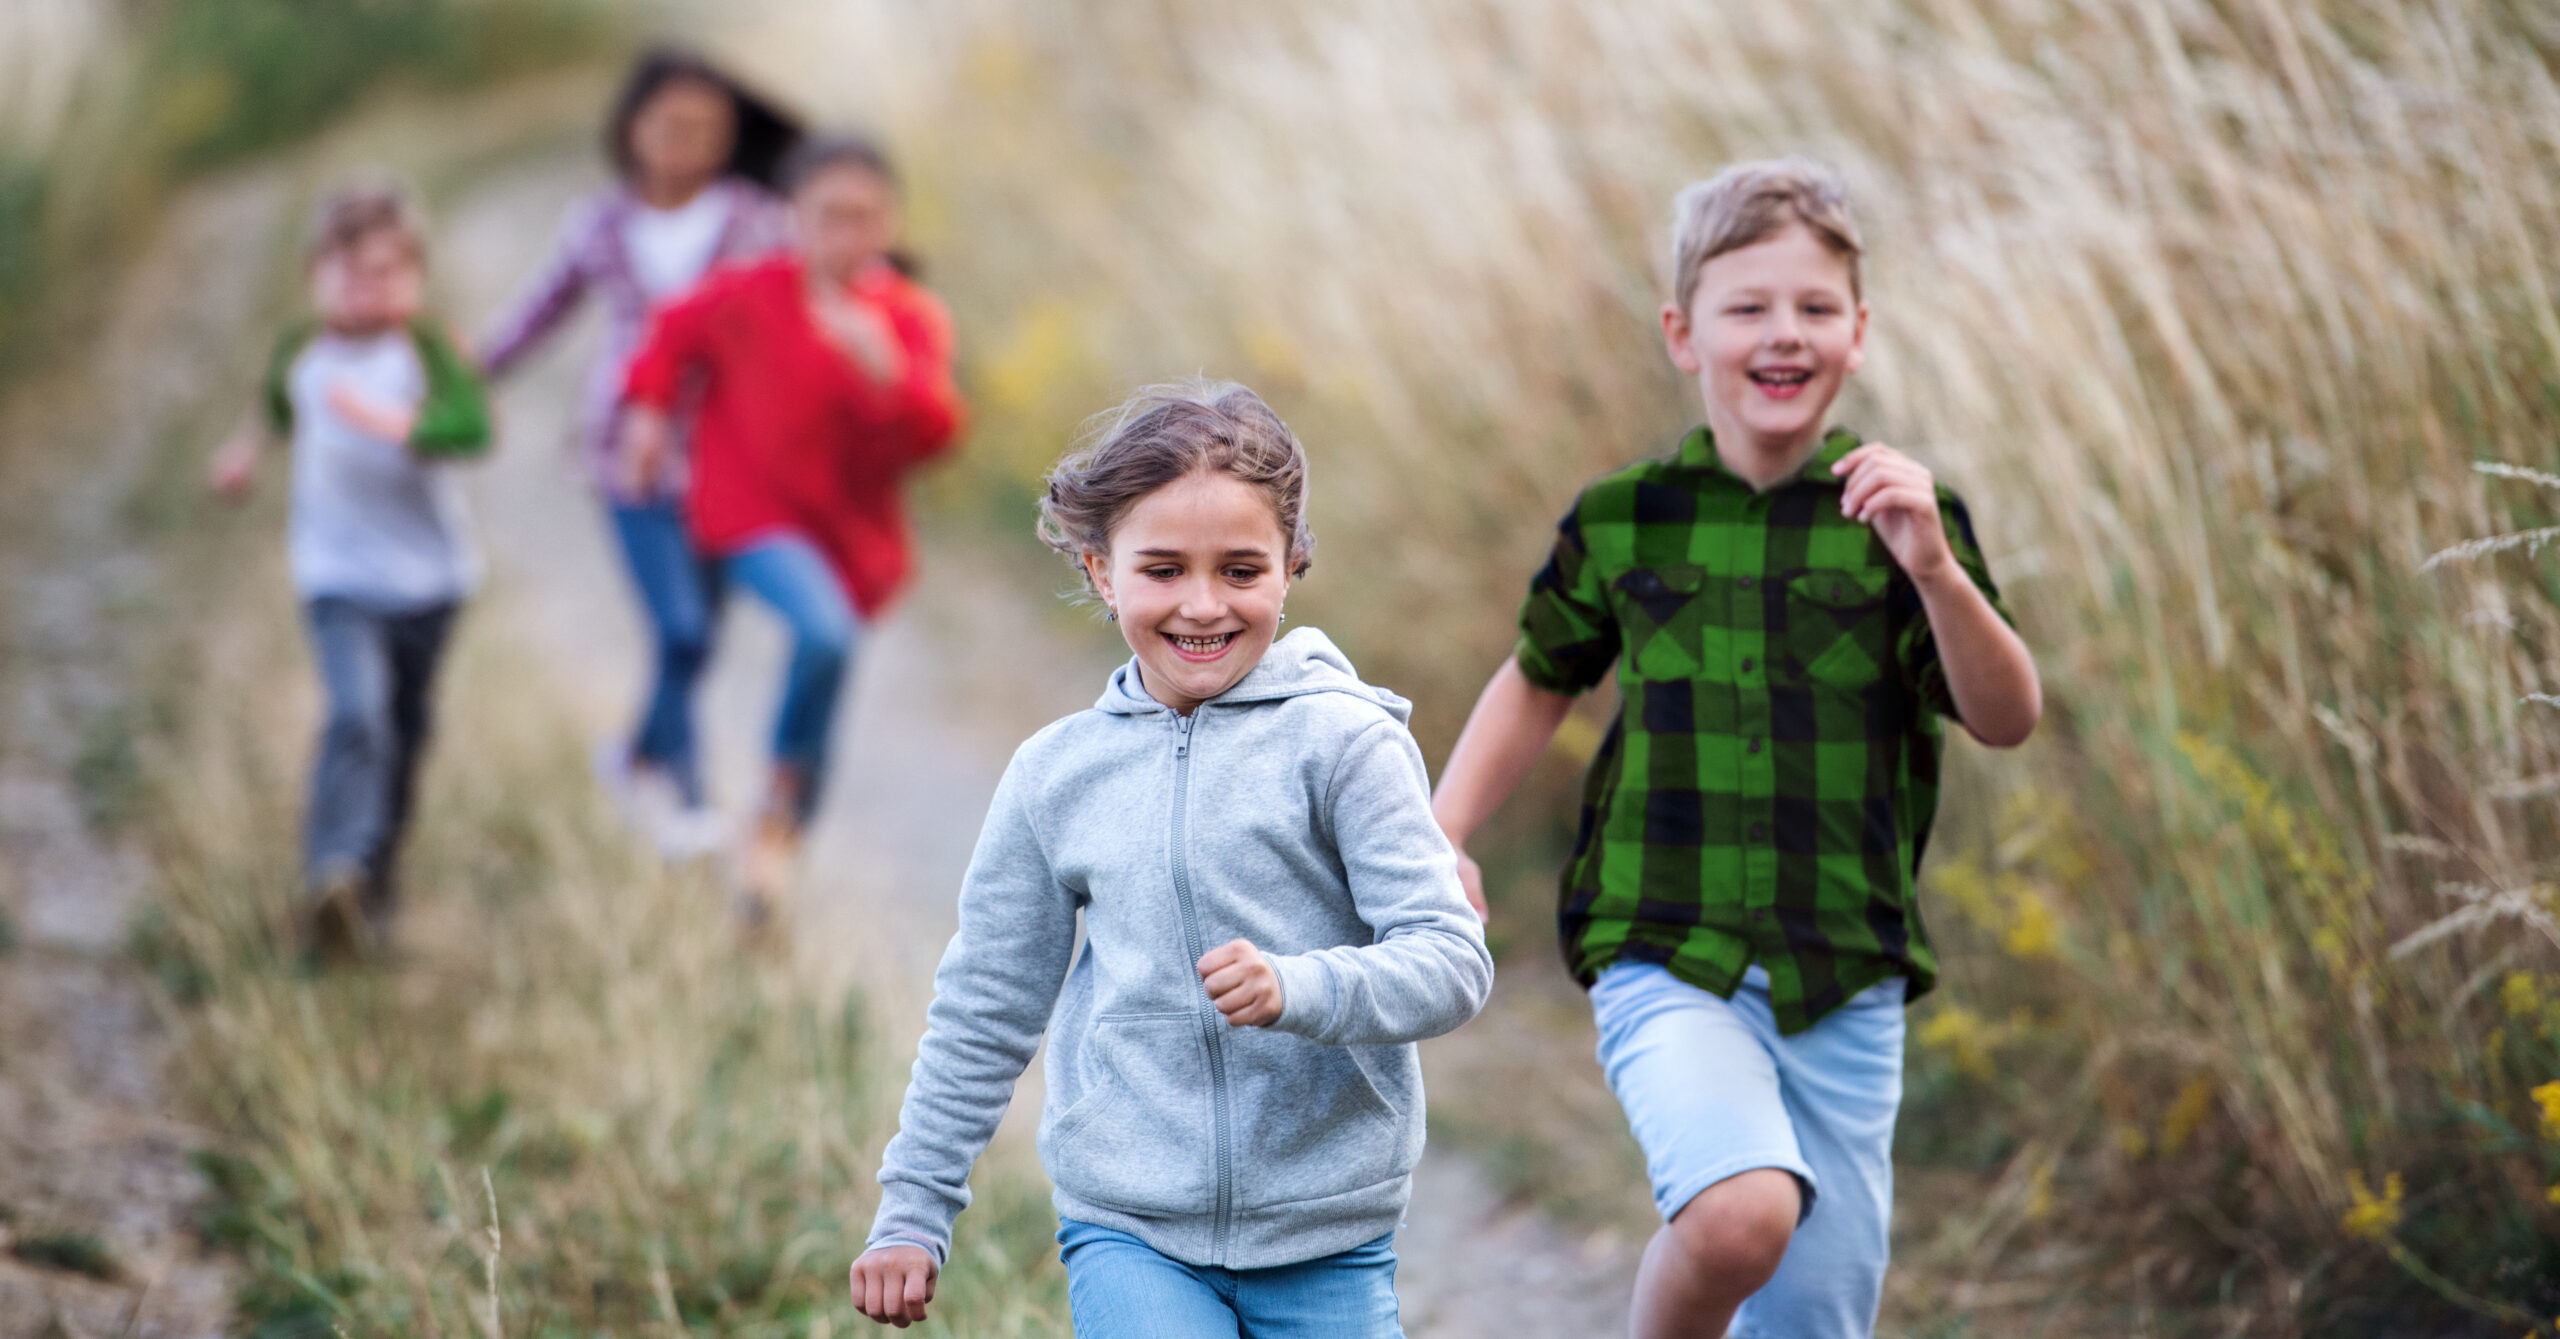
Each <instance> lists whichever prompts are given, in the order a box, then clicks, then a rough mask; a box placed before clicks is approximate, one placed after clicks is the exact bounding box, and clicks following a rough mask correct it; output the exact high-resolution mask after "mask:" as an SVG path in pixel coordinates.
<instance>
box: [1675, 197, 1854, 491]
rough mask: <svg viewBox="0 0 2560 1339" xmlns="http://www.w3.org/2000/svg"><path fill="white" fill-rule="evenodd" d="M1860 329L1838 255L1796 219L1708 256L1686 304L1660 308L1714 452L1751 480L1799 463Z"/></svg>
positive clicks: (1772, 478)
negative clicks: (1699, 400) (1701, 407)
mask: <svg viewBox="0 0 2560 1339" xmlns="http://www.w3.org/2000/svg"><path fill="white" fill-rule="evenodd" d="M1866 331H1867V309H1866V305H1865V304H1864V303H1862V302H1860V301H1859V300H1858V298H1857V294H1856V291H1855V289H1854V288H1853V287H1852V285H1851V282H1850V269H1849V262H1848V260H1847V258H1845V257H1844V256H1842V255H1841V254H1840V253H1839V252H1837V251H1834V250H1832V249H1831V248H1830V247H1829V246H1828V245H1826V244H1825V243H1824V242H1823V240H1822V239H1821V237H1820V236H1818V235H1817V234H1816V233H1815V232H1814V231H1813V230H1812V229H1811V228H1809V227H1806V226H1805V225H1804V224H1802V223H1794V224H1790V225H1788V226H1787V227H1786V228H1784V229H1781V230H1780V231H1778V232H1776V233H1774V234H1772V235H1770V236H1768V237H1766V238H1763V239H1762V240H1760V241H1758V242H1754V243H1752V244H1751V245H1749V246H1746V247H1741V248H1738V249H1736V250H1732V251H1728V252H1725V253H1724V254H1723V255H1720V256H1716V257H1714V258H1713V259H1710V260H1709V261H1707V263H1706V264H1704V265H1702V266H1700V267H1699V269H1698V280H1697V284H1696V286H1695V287H1694V288H1693V289H1692V290H1691V292H1690V294H1689V304H1688V307H1687V309H1686V310H1683V309H1682V308H1681V307H1679V306H1678V305H1676V304H1670V303H1666V304H1664V306H1663V309H1662V335H1663V342H1664V344H1665V345H1666V346H1667V347H1668V349H1669V351H1670V354H1671V361H1672V362H1673V363H1674V364H1676V365H1678V367H1679V368H1680V370H1681V371H1683V372H1686V373H1688V374H1689V375H1691V376H1693V377H1696V378H1697V379H1698V390H1699V393H1700V394H1701V395H1703V396H1704V397H1705V399H1706V403H1707V426H1708V427H1709V428H1710V429H1712V430H1713V431H1714V433H1715V439H1716V454H1717V456H1718V457H1719V458H1721V459H1722V460H1723V461H1724V463H1725V467H1726V468H1728V469H1730V470H1732V471H1733V472H1734V473H1735V474H1737V475H1740V476H1741V477H1742V478H1743V479H1744V480H1745V481H1746V482H1748V483H1750V484H1751V486H1752V487H1754V488H1766V487H1768V486H1769V485H1770V484H1773V483H1775V482H1777V481H1778V480H1780V479H1784V478H1786V477H1787V476H1789V475H1791V474H1794V473H1795V472H1796V471H1797V470H1798V469H1800V468H1802V467H1803V465H1804V462H1805V459H1806V457H1808V456H1809V455H1811V454H1812V452H1813V448H1814V446H1815V444H1816V443H1818V442H1819V441H1820V440H1821V438H1822V424H1823V420H1824V418H1825V417H1826V416H1827V415H1828V414H1829V413H1830V412H1831V402H1832V401H1833V400H1834V399H1837V398H1838V397H1839V394H1840V388H1841V386H1842V385H1843V384H1844V383H1845V382H1846V381H1847V380H1848V376H1849V374H1850V373H1852V372H1855V371H1857V370H1858V366H1859V364H1861V363H1862V362H1864V361H1865V360H1866Z"/></svg>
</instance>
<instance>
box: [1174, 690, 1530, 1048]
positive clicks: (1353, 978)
mask: <svg viewBox="0 0 2560 1339" xmlns="http://www.w3.org/2000/svg"><path fill="white" fill-rule="evenodd" d="M1326 813H1327V820H1326V826H1327V827H1329V828H1331V829H1332V832H1333V842H1334V849H1335V850H1336V851H1337V852H1338V853H1339V854H1340V856H1341V858H1342V868H1343V873H1344V874H1345V875H1346V876H1347V878H1348V880H1349V882H1350V885H1351V900H1352V905H1353V907H1354V909H1355V910H1357V911H1358V912H1359V915H1360V919H1361V920H1362V921H1363V922H1366V923H1367V925H1368V926H1369V928H1370V930H1371V931H1372V932H1373V935H1374V939H1373V940H1372V942H1370V943H1367V944H1362V945H1343V946H1340V947H1336V948H1325V949H1317V950H1315V951H1314V952H1311V953H1290V954H1280V955H1274V956H1272V957H1270V958H1269V959H1268V961H1269V963H1270V965H1271V969H1272V971H1273V973H1274V975H1275V978H1276V980H1275V982H1274V984H1275V986H1276V991H1275V993H1276V994H1277V996H1278V999H1277V1000H1276V1001H1275V1002H1276V1003H1277V1005H1278V1007H1279V1012H1278V1017H1276V1018H1271V1019H1269V1020H1268V1021H1267V1023H1266V1024H1265V1025H1267V1026H1269V1027H1271V1028H1272V1029H1273V1030H1275V1031H1279V1032H1289V1033H1295V1034H1297V1035H1298V1036H1301V1037H1305V1038H1306V1039H1308V1040H1309V1041H1316V1042H1323V1043H1325V1044H1327V1045H1333V1046H1364V1045H1389V1044H1394V1043H1399V1042H1409V1041H1420V1040H1422V1039H1423V1038H1425V1037H1436V1036H1439V1035H1440V1034H1441V1033H1444V1032H1447V1031H1449V1030H1451V1029H1453V1028H1455V1027H1457V1026H1458V1025H1459V1024H1461V1023H1464V1022H1466V1021H1467V1020H1468V1019H1470V1018H1473V1017H1475V1016H1476V1011H1477V1010H1479V1009H1482V1008H1483V1007H1484V1001H1485V997H1486V996H1487V995H1489V994H1491V993H1492V990H1493V955H1492V953H1490V952H1489V951H1487V950H1486V948H1485V945H1484V929H1483V927H1482V926H1481V925H1480V924H1478V922H1477V918H1476V917H1475V916H1474V915H1473V914H1472V913H1471V912H1470V911H1469V909H1468V907H1467V905H1466V903H1465V902H1463V901H1462V900H1460V898H1459V884H1458V877H1457V870H1456V868H1455V866H1454V864H1453V862H1452V858H1451V852H1450V849H1449V843H1448V840H1447V839H1446V838H1444V837H1442V836H1441V835H1440V829H1439V825H1438V824H1436V823H1434V822H1433V821H1432V817H1431V775H1430V772H1429V771H1428V770H1427V769H1425V768H1424V766H1423V764H1422V749H1421V747H1420V746H1419V745H1417V744H1415V743H1414V742H1413V736H1412V735H1410V734H1407V733H1406V732H1405V730H1404V727H1402V726H1400V725H1398V724H1396V723H1395V722H1393V721H1390V720H1380V721H1378V722H1377V723H1376V724H1374V725H1371V726H1370V727H1368V728H1367V729H1366V730H1363V731H1362V732H1361V733H1360V734H1359V735H1358V736H1357V737H1356V738H1354V739H1353V740H1352V741H1351V744H1350V747H1348V748H1346V749H1345V750H1343V755H1342V758H1341V760H1340V761H1339V762H1338V763H1337V764H1336V765H1335V768H1334V777H1333V781H1332V784H1331V785H1330V786H1328V787H1327V800H1326ZM1239 947H1241V948H1243V949H1244V950H1245V951H1247V952H1251V946H1250V945H1248V944H1244V942H1243V941H1241V940H1239V941H1237V942H1236V943H1234V944H1230V945H1228V946H1227V949H1228V950H1235V949H1238V948H1239ZM1217 958H1218V953H1217V952H1212V953H1211V954H1210V955H1209V957H1208V958H1204V959H1203V960H1202V963H1201V965H1202V966H1203V967H1204V968H1208V969H1209V970H1208V971H1207V972H1205V973H1204V975H1206V976H1207V978H1208V980H1207V984H1208V987H1209V991H1210V995H1211V997H1212V998H1213V999H1215V998H1218V997H1219V996H1220V995H1221V993H1222V992H1221V991H1220V990H1219V986H1220V984H1221V981H1220V976H1219V973H1218V972H1217V969H1216V968H1215V967H1213V966H1212V962H1213V961H1214V960H1216V959H1217ZM1224 1003H1225V1002H1224V1001H1221V1004H1222V1009H1223V1005H1224ZM1225 1012H1227V1014H1228V1019H1229V1021H1230V1022H1232V1023H1261V1022H1264V1020H1263V1018H1262V1017H1261V1016H1260V1014H1259V1013H1256V1014H1255V1015H1254V1016H1251V1017H1240V1016H1238V1014H1237V1013H1236V1012H1235V1011H1232V1010H1226V1011H1225Z"/></svg>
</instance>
